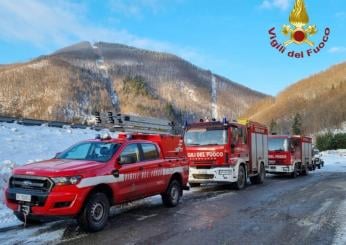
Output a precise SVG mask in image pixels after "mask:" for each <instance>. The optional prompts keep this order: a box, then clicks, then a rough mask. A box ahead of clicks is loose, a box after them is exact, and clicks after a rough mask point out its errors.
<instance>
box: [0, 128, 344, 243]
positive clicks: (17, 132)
mask: <svg viewBox="0 0 346 245" xmlns="http://www.w3.org/2000/svg"><path fill="white" fill-rule="evenodd" d="M97 133H98V132H96V131H94V130H91V129H85V130H83V129H71V128H69V127H66V128H51V127H47V126H23V125H18V124H8V123H0V139H1V141H0V191H1V194H0V229H1V228H4V227H7V226H12V225H18V224H20V222H18V221H17V219H16V218H15V217H14V215H13V214H12V212H11V211H10V210H9V209H7V208H6V207H5V205H4V204H3V189H4V187H5V185H6V182H7V180H8V178H9V176H10V174H11V170H12V168H13V167H15V166H16V165H23V164H26V163H30V162H33V161H38V160H43V159H49V158H51V157H53V156H54V155H55V153H57V152H61V151H62V150H64V149H66V148H67V147H69V146H71V145H72V144H74V143H77V142H79V141H82V140H85V139H90V138H93V137H94V136H95V135H96V134H97ZM322 158H323V159H324V161H325V167H324V168H322V169H321V170H317V171H316V172H314V173H318V172H346V150H338V151H328V152H323V153H322ZM187 194H188V195H189V194H191V193H190V192H188V193H187ZM143 202H146V203H149V204H153V203H154V204H155V203H158V202H160V200H159V198H158V197H154V198H149V199H146V200H144V201H140V202H135V203H132V204H129V205H127V206H124V207H123V208H120V209H117V211H118V212H123V211H124V210H125V211H126V210H127V209H129V208H130V209H131V208H133V207H134V206H136V205H143ZM340 208H341V207H340ZM340 212H344V210H342V209H340ZM144 218H146V217H144ZM340 222H341V221H340ZM345 227H346V225H345ZM338 232H339V233H338V234H339V235H338V238H337V240H336V241H335V242H336V243H338V244H342V242H343V241H344V242H346V241H345V236H346V234H345V235H343V233H344V232H345V231H344V230H342V229H341V230H339V231H338ZM41 233H42V234H41ZM63 233H64V227H61V223H59V222H53V223H49V224H45V225H41V226H36V227H29V228H26V229H16V230H13V231H8V232H4V233H3V234H1V233H0V244H13V243H35V244H40V243H47V242H51V243H56V242H57V241H59V240H60V239H61V237H62V236H63ZM39 234H41V235H39ZM343 239H344V240H343ZM340 242H341V243H340Z"/></svg>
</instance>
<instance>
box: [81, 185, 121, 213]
mask: <svg viewBox="0 0 346 245" xmlns="http://www.w3.org/2000/svg"><path fill="white" fill-rule="evenodd" d="M98 192H101V193H104V194H105V195H106V196H107V198H108V201H109V204H110V206H112V205H114V203H115V201H114V195H113V190H112V188H111V187H110V186H109V185H107V184H98V185H96V186H94V187H93V188H92V189H91V190H90V191H89V193H88V194H87V196H86V198H85V199H84V203H83V207H84V205H85V202H86V201H87V200H88V198H89V197H90V196H91V195H92V194H94V193H98Z"/></svg>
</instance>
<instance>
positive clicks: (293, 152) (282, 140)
mask: <svg viewBox="0 0 346 245" xmlns="http://www.w3.org/2000/svg"><path fill="white" fill-rule="evenodd" d="M311 143H312V139H311V138H309V137H305V136H300V135H297V136H289V135H270V136H269V139H268V148H269V166H268V167H267V168H266V172H267V173H271V174H290V175H291V176H292V177H293V178H295V177H297V176H298V175H307V174H308V173H309V166H310V165H311V162H312V154H311V152H312V148H311V147H312V144H311Z"/></svg>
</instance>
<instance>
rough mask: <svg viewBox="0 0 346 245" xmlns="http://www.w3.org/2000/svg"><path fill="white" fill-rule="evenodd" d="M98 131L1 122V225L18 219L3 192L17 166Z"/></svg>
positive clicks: (46, 155) (48, 155) (60, 149)
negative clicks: (7, 203) (7, 206)
mask: <svg viewBox="0 0 346 245" xmlns="http://www.w3.org/2000/svg"><path fill="white" fill-rule="evenodd" d="M97 133H98V132H96V131H94V130H91V129H71V128H70V127H64V128H53V127H47V126H45V125H43V126H23V125H19V124H15V123H14V124H13V123H0V227H4V226H7V225H12V224H14V223H18V222H17V221H16V218H15V217H14V216H13V214H12V212H11V211H10V210H8V209H7V208H6V206H5V205H4V195H3V191H4V188H5V186H6V185H7V181H8V179H9V177H10V175H11V172H12V169H13V168H14V167H15V166H18V165H23V164H26V163H32V162H35V161H39V160H44V159H49V158H52V157H53V156H54V155H55V154H56V153H57V152H61V151H63V150H65V149H66V148H67V147H69V146H71V145H73V144H75V143H77V142H79V141H82V140H85V139H90V138H94V137H95V135H96V134H97Z"/></svg>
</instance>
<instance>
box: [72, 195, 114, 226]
mask: <svg viewBox="0 0 346 245" xmlns="http://www.w3.org/2000/svg"><path fill="white" fill-rule="evenodd" d="M109 208H110V207H109V200H108V198H107V196H106V195H105V194H104V193H101V192H98V193H94V194H92V195H91V196H90V197H89V198H88V200H87V201H86V204H85V206H84V208H83V210H82V212H81V214H80V215H79V218H78V223H79V225H80V226H81V227H82V228H83V229H84V230H86V231H89V232H96V231H100V230H102V229H103V228H104V227H105V226H106V224H107V221H108V216H109Z"/></svg>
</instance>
